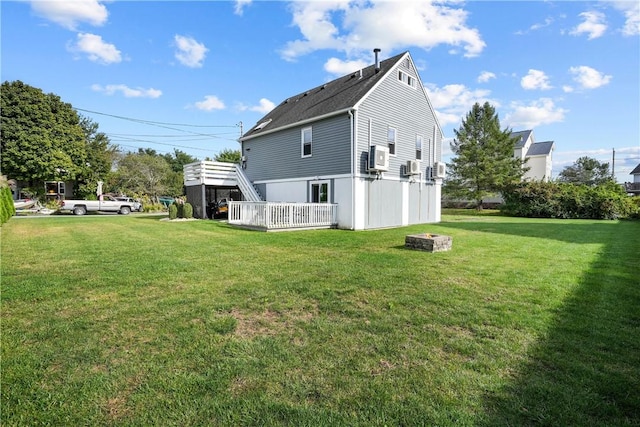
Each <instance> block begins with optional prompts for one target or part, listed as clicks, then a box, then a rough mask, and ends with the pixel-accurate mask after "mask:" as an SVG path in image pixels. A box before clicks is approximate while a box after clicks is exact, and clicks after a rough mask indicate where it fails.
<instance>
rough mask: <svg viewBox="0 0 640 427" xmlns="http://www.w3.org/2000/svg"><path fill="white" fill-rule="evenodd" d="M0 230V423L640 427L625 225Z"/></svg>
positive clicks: (635, 238) (124, 220) (637, 260)
mask: <svg viewBox="0 0 640 427" xmlns="http://www.w3.org/2000/svg"><path fill="white" fill-rule="evenodd" d="M1 232H2V236H1V237H2V242H1V243H2V252H1V255H2V265H1V267H2V270H1V273H2V277H1V279H2V283H1V292H2V293H1V310H2V324H1V332H2V334H1V343H2V350H1V351H2V365H1V369H2V372H1V374H2V376H1V386H2V390H1V393H2V401H1V403H2V408H1V409H2V412H1V416H2V425H6V426H17V425H24V426H35V425H65V426H67V425H109V426H118V425H127V426H130V425H163V426H170V425H175V426H189V425H194V426H195V425H208V426H251V425H260V426H270V425H290V426H383V425H387V426H400V425H404V426H413V425H416V426H417V425H456V426H458V425H467V426H493V425H496V426H498V425H499V426H503V425H513V426H522V425H557V426H566V425H589V426H613V425H616V426H620V425H622V426H623V425H636V426H637V425H640V278H639V267H638V266H639V265H640V223H639V222H637V221H636V222H630V221H571V220H534V219H518V218H506V217H500V216H496V215H487V214H483V215H475V214H474V215H468V213H465V214H464V215H462V214H461V212H455V211H452V214H451V215H444V216H443V222H442V223H440V224H429V225H421V226H411V227H405V228H398V229H388V230H378V231H367V232H351V231H341V230H315V231H301V232H287V233H260V232H252V231H247V230H240V229H235V228H232V227H230V226H228V225H227V224H224V223H220V222H214V221H193V222H172V223H168V222H164V221H159V220H158V217H153V216H135V215H130V216H127V217H125V216H111V215H96V216H86V217H81V218H77V217H73V216H63V217H50V218H37V219H36V218H14V219H11V220H10V221H9V222H8V223H7V224H5V225H3V226H2V229H1ZM421 232H429V233H437V234H447V235H450V236H452V237H453V250H452V251H449V252H441V253H433V254H431V253H424V252H418V251H411V250H407V249H404V247H403V246H404V237H405V235H407V234H414V233H421Z"/></svg>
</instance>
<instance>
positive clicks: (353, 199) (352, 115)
mask: <svg viewBox="0 0 640 427" xmlns="http://www.w3.org/2000/svg"><path fill="white" fill-rule="evenodd" d="M356 111H357V110H356V109H355V108H352V109H351V110H349V111H348V113H349V120H350V121H351V229H352V230H355V229H356V170H357V148H358V147H357V143H356V141H357V128H356V116H355V114H356Z"/></svg>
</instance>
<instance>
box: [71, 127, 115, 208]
mask: <svg viewBox="0 0 640 427" xmlns="http://www.w3.org/2000/svg"><path fill="white" fill-rule="evenodd" d="M80 126H81V127H82V130H83V132H84V134H85V142H86V150H87V159H86V163H85V166H86V167H84V168H82V172H80V174H79V175H78V177H77V185H76V188H75V197H77V198H79V199H85V198H91V197H92V196H93V195H96V191H97V187H98V181H105V180H106V179H107V176H108V175H109V173H110V172H111V166H112V164H113V161H114V159H115V157H116V154H117V148H116V147H114V146H112V145H110V143H109V138H108V137H107V136H106V135H105V134H104V133H102V132H98V124H97V123H95V122H93V121H92V120H91V119H89V118H87V117H82V116H80Z"/></svg>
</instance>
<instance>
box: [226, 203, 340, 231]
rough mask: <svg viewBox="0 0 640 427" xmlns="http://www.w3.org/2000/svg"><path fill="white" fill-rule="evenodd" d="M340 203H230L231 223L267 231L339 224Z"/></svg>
mask: <svg viewBox="0 0 640 427" xmlns="http://www.w3.org/2000/svg"><path fill="white" fill-rule="evenodd" d="M337 218H338V205H335V204H329V203H276V202H235V201H232V202H230V203H229V223H230V224H235V225H242V226H245V227H255V228H260V229H265V230H278V229H287V228H319V227H327V228H328V227H333V226H335V225H337Z"/></svg>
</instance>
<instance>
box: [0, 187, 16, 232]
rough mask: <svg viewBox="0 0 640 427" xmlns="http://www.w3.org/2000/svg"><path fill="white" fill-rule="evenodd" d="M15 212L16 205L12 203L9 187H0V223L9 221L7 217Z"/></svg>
mask: <svg viewBox="0 0 640 427" xmlns="http://www.w3.org/2000/svg"><path fill="white" fill-rule="evenodd" d="M15 214H16V207H15V205H14V204H13V197H12V196H11V189H10V188H9V187H2V188H0V224H4V223H5V222H7V221H9V218H11V217H12V216H14V215H15Z"/></svg>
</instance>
